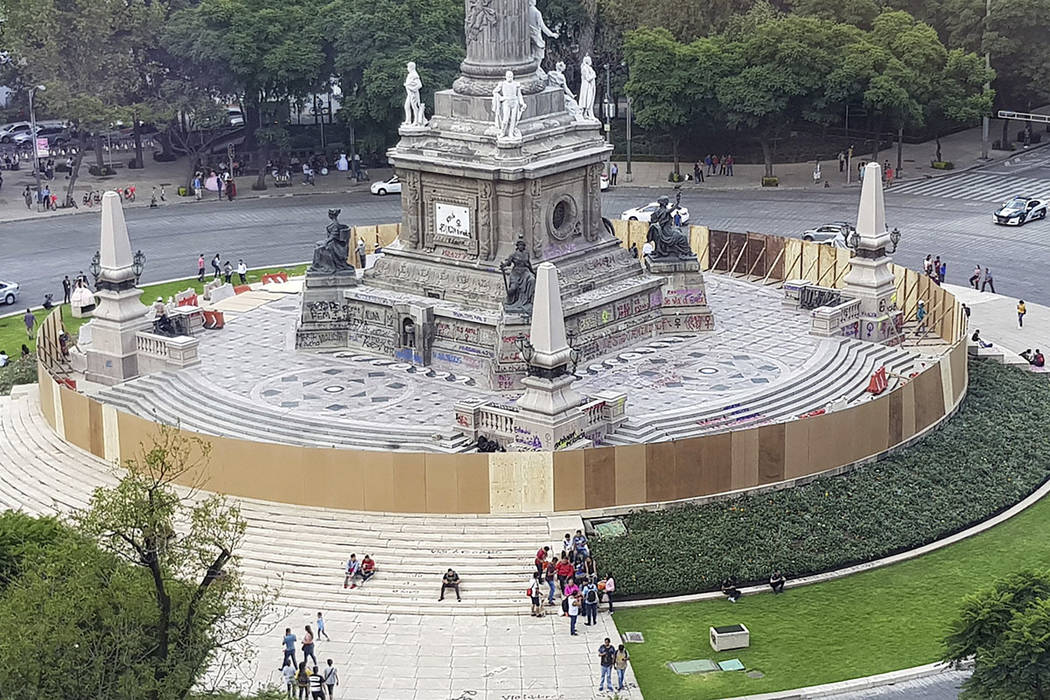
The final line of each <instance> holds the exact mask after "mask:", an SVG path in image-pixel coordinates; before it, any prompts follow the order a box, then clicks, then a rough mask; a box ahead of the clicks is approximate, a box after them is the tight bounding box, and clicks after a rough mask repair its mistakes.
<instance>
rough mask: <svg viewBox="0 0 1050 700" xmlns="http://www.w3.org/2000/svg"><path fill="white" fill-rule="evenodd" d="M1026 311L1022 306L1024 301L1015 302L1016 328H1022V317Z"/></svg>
mask: <svg viewBox="0 0 1050 700" xmlns="http://www.w3.org/2000/svg"><path fill="white" fill-rule="evenodd" d="M1027 311H1028V309H1026V308H1025V306H1024V299H1018V300H1017V327H1018V328H1024V315H1025V313H1027Z"/></svg>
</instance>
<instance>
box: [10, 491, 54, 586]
mask: <svg viewBox="0 0 1050 700" xmlns="http://www.w3.org/2000/svg"><path fill="white" fill-rule="evenodd" d="M68 536H69V533H68V531H67V530H66V529H65V528H63V527H62V525H60V524H59V522H58V521H57V520H55V519H54V518H34V517H32V516H29V515H26V514H25V513H22V512H20V511H14V510H7V511H4V512H3V513H0V592H2V591H3V589H4V588H5V587H6V586H7V585H8V584H10V583H11V582H12V581H14V580H15V579H16V578H18V576H19V575H20V574H21V573H22V572H23V571H24V570H25V568H26V567H27V566H29V565H30V564H31V563H32V562H33V561H34V560H35V559H36V558H37V557H39V556H40V555H41V554H42V553H43V552H44V551H45V550H46V549H47V548H49V547H52V546H55V544H56V543H58V542H59V541H60V540H62V539H64V538H66V537H68Z"/></svg>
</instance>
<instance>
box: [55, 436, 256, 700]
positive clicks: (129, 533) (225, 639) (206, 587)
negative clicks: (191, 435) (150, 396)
mask: <svg viewBox="0 0 1050 700" xmlns="http://www.w3.org/2000/svg"><path fill="white" fill-rule="evenodd" d="M209 451H210V447H209V446H208V445H207V444H206V443H204V442H203V441H200V440H196V439H194V440H187V439H186V438H184V437H182V435H181V434H180V433H179V432H178V431H176V430H175V429H173V428H168V427H162V428H161V429H160V430H159V432H158V433H157V435H156V437H155V438H154V441H153V443H152V444H151V445H148V446H144V447H143V448H142V450H141V454H140V455H139V456H138V457H137V458H135V459H133V460H129V461H128V462H127V463H126V464H125V470H126V474H125V475H124V476H123V478H121V480H120V482H119V483H118V484H117V485H116V486H114V487H107V488H98V489H96V490H95V492H94V494H93V496H92V498H91V504H90V507H89V508H88V509H87V510H86V511H84V512H82V513H79V514H77V516H76V518H75V524H76V527H77V529H78V530H79V531H80V532H81V533H83V534H85V535H87V536H88V537H91V538H93V539H94V540H95V541H97V542H98V543H99V545H100V546H101V547H102V549H103V550H104V551H105V552H108V553H111V554H112V555H113V556H115V557H116V558H118V559H119V560H121V561H123V562H127V563H128V564H130V565H132V566H133V567H135V570H136V571H137V572H142V573H144V574H145V579H146V581H147V586H146V590H147V591H148V596H147V598H146V599H147V600H150V601H151V603H150V607H151V615H152V617H153V620H154V621H153V622H152V624H150V625H148V626H145V627H144V634H146V635H147V636H148V637H149V645H148V653H147V654H145V655H144V656H143V657H141V659H140V663H141V664H143V665H145V666H146V667H147V669H148V671H141V672H140V671H138V670H135V676H136V682H137V683H138V685H139V688H140V692H139V695H138V697H145V698H149V699H150V700H160V699H161V698H165V699H166V698H182V697H185V695H186V693H187V692H189V690H190V688H191V687H192V686H193V685H194V683H195V682H196V681H197V680H199V678H200V676H201V674H202V672H203V671H204V670H205V669H206V668H207V667H208V665H209V664H210V663H212V662H213V661H215V659H216V655H217V654H219V653H220V652H221V653H223V654H228V655H233V656H235V657H241V658H243V657H245V656H247V655H249V654H250V649H249V647H248V646H247V644H246V639H247V637H248V635H249V634H250V633H251V632H252V630H253V629H254V628H255V627H256V626H257V625H258V624H259V622H260V620H261V619H262V618H263V617H264V616H265V615H267V614H268V613H269V610H270V604H271V603H270V601H271V600H272V598H273V593H274V592H273V591H271V590H268V589H263V590H261V591H258V592H250V591H248V590H247V589H246V588H245V587H244V585H243V584H242V582H241V579H240V576H239V573H238V571H237V569H236V566H235V563H236V558H235V557H236V551H237V549H238V547H239V545H240V543H241V540H242V538H243V536H244V531H245V521H244V519H243V518H242V517H241V515H240V511H239V509H238V508H237V507H236V506H234V505H231V504H229V503H227V502H226V501H225V500H224V499H223V498H222V497H219V496H210V497H204V496H203V494H199V493H197V492H196V491H195V489H191V490H190V491H189V492H187V491H185V490H184V489H180V488H177V487H176V486H175V483H176V482H182V483H185V482H186V481H187V480H189V481H192V482H194V483H199V476H198V475H199V469H200V467H201V466H202V465H203V464H204V462H205V461H206V460H207V458H208V454H209ZM136 599H137V600H138V599H141V595H138V596H136Z"/></svg>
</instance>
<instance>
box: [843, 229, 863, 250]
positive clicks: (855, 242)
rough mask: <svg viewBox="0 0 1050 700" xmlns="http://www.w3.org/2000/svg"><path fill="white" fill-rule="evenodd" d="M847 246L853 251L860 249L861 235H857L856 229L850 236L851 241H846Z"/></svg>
mask: <svg viewBox="0 0 1050 700" xmlns="http://www.w3.org/2000/svg"><path fill="white" fill-rule="evenodd" d="M846 245H848V246H849V247H850V248H852V249H853V250H856V249H857V248H859V247H860V234H859V233H857V230H856V229H854V230H853V233H851V234H850V235H849V239H848V240H847V241H846Z"/></svg>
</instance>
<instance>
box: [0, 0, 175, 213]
mask: <svg viewBox="0 0 1050 700" xmlns="http://www.w3.org/2000/svg"><path fill="white" fill-rule="evenodd" d="M170 1H174V0H170ZM167 4H168V0H163V1H160V2H153V0H7V1H6V2H5V3H4V5H3V8H2V10H3V14H4V17H5V18H6V22H5V24H4V40H5V42H6V44H7V49H8V50H9V51H10V52H11V56H12V59H13V62H14V64H15V65H16V66H17V68H16V73H17V78H18V81H19V84H20V85H21V86H23V87H30V86H34V85H37V84H43V85H45V86H46V88H47V90H46V91H44V92H38V93H37V96H36V97H37V102H38V104H39V105H40V107H41V108H42V109H43V110H46V111H48V112H50V113H52V114H54V115H56V116H59V117H61V118H63V119H69V120H70V121H72V122H73V123H74V125H75V126H76V127H77V129H78V130H79V133H80V137H81V138H80V143H79V148H78V149H77V157H76V159H75V165H74V168H73V172H72V173H71V175H70V179H69V185H68V188H67V191H66V203H67V206H68V202H70V201H71V200H72V195H73V188H74V187H75V185H76V181H77V176H78V174H79V172H80V163H81V160H82V159H83V155H84V152H85V150H86V146H87V143H88V137H89V134H90V133H91V132H98V131H99V130H102V129H107V128H110V127H111V126H112V124H113V123H114V122H115V121H118V120H126V121H129V122H133V121H135V119H136V118H142V117H149V116H151V115H152V114H153V111H152V109H151V108H150V107H149V106H148V105H147V98H146V95H145V94H144V92H143V87H144V86H145V85H146V84H147V83H148V81H149V76H150V75H151V71H150V70H149V69H148V66H147V65H145V64H144V63H143V58H144V56H145V55H146V54H147V53H148V51H147V49H148V47H149V46H151V45H155V43H156V41H155V37H156V31H157V30H158V28H159V23H160V21H161V20H162V18H163V14H164V11H165V7H166V6H167ZM95 156H96V162H97V163H98V164H99V165H100V166H101V165H102V148H101V139H100V137H99V136H98V135H96V137H95Z"/></svg>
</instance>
